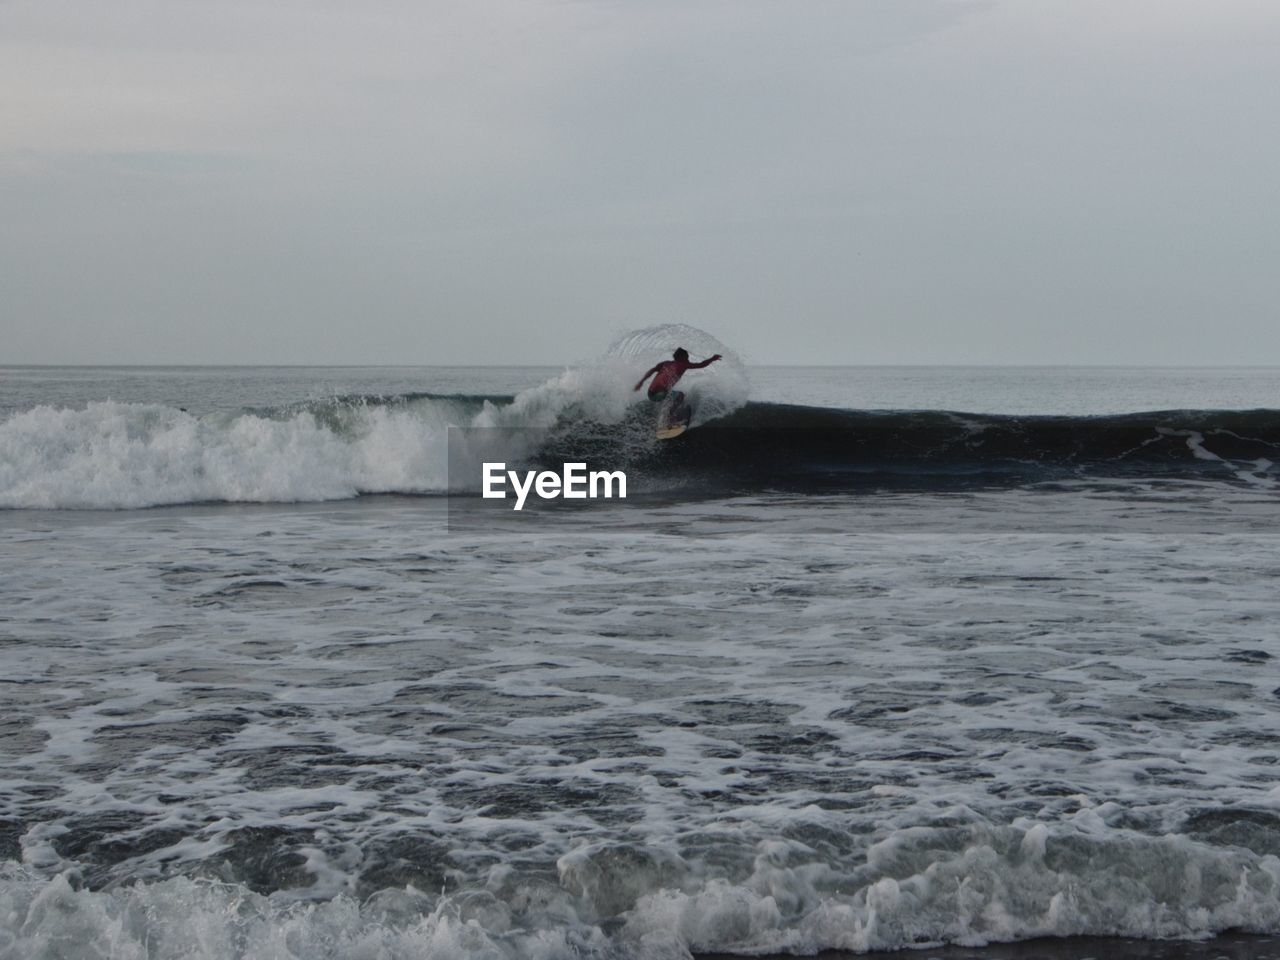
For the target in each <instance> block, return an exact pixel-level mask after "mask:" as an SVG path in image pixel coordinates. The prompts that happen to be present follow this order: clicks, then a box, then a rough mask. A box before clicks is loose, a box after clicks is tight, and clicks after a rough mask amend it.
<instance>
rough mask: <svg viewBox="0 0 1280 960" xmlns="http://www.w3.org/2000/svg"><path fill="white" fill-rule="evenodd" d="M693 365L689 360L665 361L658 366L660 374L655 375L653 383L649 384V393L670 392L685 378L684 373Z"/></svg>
mask: <svg viewBox="0 0 1280 960" xmlns="http://www.w3.org/2000/svg"><path fill="white" fill-rule="evenodd" d="M691 366H693V364H691V363H689V362H688V361H687V360H664V361H662V363H660V364H658V372H657V373H655V374H654V375H653V383H651V384H649V392H650V393H657V392H658V391H659V390H670V389H671V388H672V387H674V386H675V385H676V384H677V383H678V382H679V380H680V378H681V377H683V376H684V372H685V371H686V370H688V369H689V368H690V367H691Z"/></svg>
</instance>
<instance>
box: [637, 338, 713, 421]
mask: <svg viewBox="0 0 1280 960" xmlns="http://www.w3.org/2000/svg"><path fill="white" fill-rule="evenodd" d="M671 356H672V357H673V358H674V359H672V360H663V361H662V362H661V363H659V364H656V365H655V366H654V367H653V369H652V370H650V371H649V372H648V373H646V374H645V375H644V376H643V377H641V378H640V382H639V383H637V384H636V386H635V389H636V390H639V389H640V388H641V387H643V386H644V382H645V381H646V380H648V379H649V378H650V377H653V383H651V384H649V399H650V400H652V401H654V402H655V403H660V402H661V401H663V400H666V399H667V397H668V396H670V397H671V401H672V407H673V408H674V409H678V408H679V407H680V405H681V403H682V402H683V401H684V394H683V393H682V392H681V391H679V390H675V391H673V390H672V389H671V388H672V387H674V386H675V385H676V383H677V382H678V381H679V380H680V378H681V377H683V376H684V372H685V371H686V370H701V369H702V368H703V367H709V366H711V364H713V363H715V362H716V361H717V360H719V359H721V358H720V354H718V353H717V354H715V355H714V356H711V357H708V358H707V359H706V360H703V361H702V362H701V363H690V362H689V351H688V350H686V349H685V348H684V347H677V348H676V352H675V353H673V354H672V355H671ZM655 374H656V376H655Z"/></svg>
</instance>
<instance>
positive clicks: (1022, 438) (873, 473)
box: [662, 403, 1280, 488]
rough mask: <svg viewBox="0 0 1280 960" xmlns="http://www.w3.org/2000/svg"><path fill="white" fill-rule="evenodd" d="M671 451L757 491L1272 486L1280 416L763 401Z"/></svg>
mask: <svg viewBox="0 0 1280 960" xmlns="http://www.w3.org/2000/svg"><path fill="white" fill-rule="evenodd" d="M662 453H663V454H664V455H665V456H664V462H665V463H666V464H667V465H668V466H669V467H670V468H672V469H684V470H689V471H698V472H703V473H706V474H710V475H715V476H718V477H720V478H721V480H723V481H724V482H730V483H732V482H734V481H732V480H730V477H731V476H732V477H734V478H737V481H738V482H741V483H743V484H744V485H747V486H759V485H760V484H762V483H776V484H781V485H789V486H799V487H801V488H816V487H847V486H857V485H860V484H864V483H868V482H871V483H878V482H884V481H885V480H887V479H890V478H893V477H898V478H917V479H920V480H923V481H926V482H927V481H928V480H929V479H930V478H933V479H935V480H938V481H945V480H947V479H948V478H949V479H952V480H963V479H969V480H984V479H985V480H988V481H1004V482H1010V481H1013V482H1042V481H1049V480H1056V479H1066V478H1073V477H1090V478H1107V477H1136V476H1141V477H1175V478H1176V477H1186V478H1196V479H1213V478H1219V479H1225V480H1233V481H1239V482H1244V483H1250V484H1258V485H1264V486H1269V485H1272V484H1273V482H1274V480H1275V478H1276V476H1277V474H1276V471H1275V468H1276V461H1277V460H1280V410H1247V411H1217V410H1170V411H1158V412H1151V413H1133V414H1124V415H1118V416H1090V417H1074V416H1012V415H997V414H969V413H957V412H950V411H859V410H838V409H825V408H813V407H801V406H791V405H785V404H769V403H753V404H748V405H746V406H745V407H743V408H741V409H739V410H737V411H735V412H733V413H730V414H728V415H727V416H725V417H723V418H721V419H719V420H717V421H716V422H715V423H712V424H709V425H707V427H706V428H705V429H703V430H701V431H699V432H698V433H697V435H696V437H693V436H691V437H690V438H689V442H688V443H686V444H682V445H680V446H675V445H672V446H670V447H669V448H664V449H663V450H662Z"/></svg>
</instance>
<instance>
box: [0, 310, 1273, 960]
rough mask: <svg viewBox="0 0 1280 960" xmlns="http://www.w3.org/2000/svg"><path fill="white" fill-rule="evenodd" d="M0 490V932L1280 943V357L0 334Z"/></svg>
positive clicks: (1102, 952) (701, 946) (617, 945)
mask: <svg viewBox="0 0 1280 960" xmlns="http://www.w3.org/2000/svg"><path fill="white" fill-rule="evenodd" d="M678 345H684V346H686V347H688V348H689V350H690V351H691V352H692V353H693V355H694V357H695V359H697V358H700V357H702V356H705V355H708V354H710V353H711V352H721V353H724V354H725V356H726V359H725V360H724V361H722V362H721V363H720V364H717V365H715V366H712V367H710V368H707V369H706V370H702V371H692V372H690V373H688V374H686V376H685V379H684V381H683V382H682V383H681V389H684V390H686V391H687V392H688V393H689V396H690V398H691V400H692V401H693V404H694V420H693V425H692V429H691V430H689V431H688V432H687V433H686V434H685V435H684V436H683V437H680V438H677V439H676V440H671V441H658V440H656V439H655V438H654V437H653V431H652V428H653V417H654V416H655V410H654V409H653V405H650V404H649V403H648V402H647V401H645V400H643V399H642V395H641V394H636V393H633V392H632V390H631V388H632V386H633V385H634V382H635V380H636V379H637V378H638V377H639V375H640V374H641V373H643V372H644V370H645V369H646V368H647V367H648V366H650V365H651V364H652V363H653V362H655V361H656V360H658V359H661V358H662V357H663V356H664V355H665V354H668V353H669V352H670V349H671V348H672V347H673V346H678ZM451 427H452V428H455V429H454V430H450V428H451ZM451 435H452V436H454V437H457V436H462V437H463V439H464V440H465V441H466V443H468V444H470V445H471V446H470V447H469V450H470V454H471V455H473V457H474V459H476V461H477V462H478V461H479V460H489V459H501V460H504V461H507V462H509V463H510V464H511V465H512V466H513V467H514V466H516V465H523V464H532V465H546V464H554V463H558V462H560V461H562V460H566V459H569V458H572V457H578V456H581V457H584V458H586V459H591V460H593V461H596V462H599V463H602V464H608V465H609V466H611V467H617V468H619V469H623V470H625V471H626V472H627V476H628V479H629V481H630V489H629V491H628V499H626V500H616V501H607V502H601V501H597V502H593V503H591V504H589V505H583V507H582V508H581V509H579V508H577V507H576V506H571V505H565V504H561V505H559V506H557V507H556V508H554V509H551V510H541V511H532V512H531V514H530V516H529V517H528V518H525V517H524V516H523V515H521V514H516V513H515V512H514V511H511V510H509V509H507V508H505V507H504V508H503V510H502V512H501V513H498V512H493V511H487V512H486V511H481V510H479V509H478V507H479V506H480V505H481V499H480V498H479V497H477V496H476V495H475V489H473V488H472V487H470V486H469V485H466V484H463V485H461V486H460V484H459V482H458V476H459V475H458V470H459V467H458V464H457V463H455V464H454V465H453V469H452V470H451V469H450V464H449V462H448V461H449V456H450V451H451V450H456V442H455V441H454V440H451ZM513 438H514V439H513ZM468 462H469V461H468ZM467 469H468V470H470V469H471V468H470V467H469V466H468V467H467ZM450 490H452V491H453V494H452V495H446V494H448V493H449V491H450ZM0 508H3V509H0V557H3V561H2V563H0V698H2V699H0V704H2V706H3V709H2V712H0V758H2V760H3V762H2V763H0V957H4V958H14V960H17V958H23V960H26V958H37V957H48V958H82V957H83V958H89V957H94V958H98V957H122V958H123V957H128V958H135V957H136V958H179V957H181V958H210V960H212V958H240V957H244V958H294V957H296V958H306V960H313V958H380V960H381V958H388V960H390V958H397V960H398V958H426V957H430V958H450V960H452V958H459V960H461V958H498V957H511V958H524V957H538V958H545V960H560V958H651V960H659V958H663V960H665V958H680V957H688V956H689V955H690V954H694V955H701V954H707V955H723V956H733V957H742V956H759V955H774V954H814V953H818V952H820V951H845V952H858V953H865V952H868V951H873V952H874V951H884V950H898V949H901V948H919V949H921V950H922V951H923V952H922V953H920V954H919V955H920V956H921V957H926V956H940V957H941V956H945V957H991V958H995V957H1013V956H1046V957H1047V956H1052V957H1062V958H1065V957H1085V956H1096V957H1120V956H1142V957H1156V956H1160V957H1204V958H1208V957H1212V956H1232V957H1237V956H1238V957H1267V956H1280V948H1278V947H1277V944H1276V943H1274V942H1273V941H1272V940H1271V935H1273V934H1280V673H1278V672H1277V668H1276V663H1277V660H1276V658H1277V656H1280V636H1278V635H1277V630H1276V624H1277V622H1280V600H1278V599H1277V596H1278V593H1280V522H1277V521H1278V518H1280V368H1261V367H1259V368H1231V369H1205V368H1195V369H1185V370H1183V369H1156V368H1105V369H1101V368H1088V369H1076V368H999V367H976V368H955V367H947V368H927V367H903V368H886V367H841V368H834V367H832V368H799V367H772V368H771V367H753V366H747V365H744V364H742V363H741V362H740V361H739V360H738V359H737V358H735V357H734V356H733V355H732V353H731V351H729V350H727V349H725V348H724V346H723V345H721V344H719V343H717V342H716V341H714V340H712V339H711V338H709V337H707V336H706V335H705V334H701V333H700V332H699V331H696V330H693V329H692V328H683V327H679V328H678V327H668V328H656V329H650V330H647V331H638V332H637V333H636V334H634V335H632V336H631V337H628V338H624V339H623V340H622V341H619V343H618V344H615V346H614V348H612V349H611V350H610V351H609V353H608V354H606V356H605V357H603V358H601V359H598V360H592V361H588V362H583V363H577V364H573V365H572V366H570V367H567V368H563V369H545V368H525V367H505V368H496V367H479V368H461V367H405V368H382V367H379V368H341V367H323V368H319V367H317V368H310V367H279V368H272V367H245V368H213V367H168V368H159V367H135V368H88V367H71V368H52V367H7V368H0ZM526 519H527V521H528V525H527V526H524V525H522V524H525V522H526ZM1045 938H1049V939H1045ZM1060 938H1065V939H1060ZM1010 942H1014V943H1015V944H1016V945H1015V946H1014V947H1008V946H1004V947H1002V946H1000V944H1007V943H1010ZM1010 951H1013V952H1010ZM1020 951H1021V952H1020Z"/></svg>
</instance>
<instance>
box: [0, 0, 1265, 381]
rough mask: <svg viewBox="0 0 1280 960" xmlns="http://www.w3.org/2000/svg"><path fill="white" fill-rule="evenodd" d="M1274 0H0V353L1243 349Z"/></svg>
mask: <svg viewBox="0 0 1280 960" xmlns="http://www.w3.org/2000/svg"><path fill="white" fill-rule="evenodd" d="M1278 96H1280V3H1277V2H1276V0H840V2H817V0H812V2H811V0H771V2H755V0H732V2H729V0H726V2H718V0H705V2H702V0H458V2H451V3H436V2H432V0H403V2H401V0H361V2H355V0H342V2H338V0H120V2H113V0H0V327H2V328H3V337H2V338H0V362H10V363H20V362H27V363H94V362H100V363H157V362H168V363H179V362H181V363H237V362H239V363H405V364H418V363H421V364H442V363H494V364H503V363H550V364H558V363H562V362H566V361H568V360H573V359H578V358H581V357H582V356H584V355H585V354H590V353H591V352H592V351H593V350H595V349H598V348H602V347H603V346H604V345H605V344H606V343H607V342H608V341H609V340H610V339H612V337H613V335H614V334H616V333H619V332H621V331H623V330H626V329H628V328H633V327H642V326H649V325H651V324H655V323H663V322H681V323H689V324H693V325H694V326H698V327H702V328H704V329H706V330H708V331H710V332H712V333H714V334H715V335H716V336H718V337H719V338H720V339H721V340H722V341H724V342H725V343H726V344H727V345H729V346H730V347H733V348H735V349H737V350H738V351H739V352H741V353H742V354H743V355H744V356H745V357H746V358H747V359H749V360H751V361H754V362H757V363H767V362H785V363H805V362H810V363H815V362H816V363H1152V364H1170V363H1185V364H1198V363H1207V364H1212V363H1280V123H1277V110H1278V109H1280V105H1278V101H1277V97H1278Z"/></svg>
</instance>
